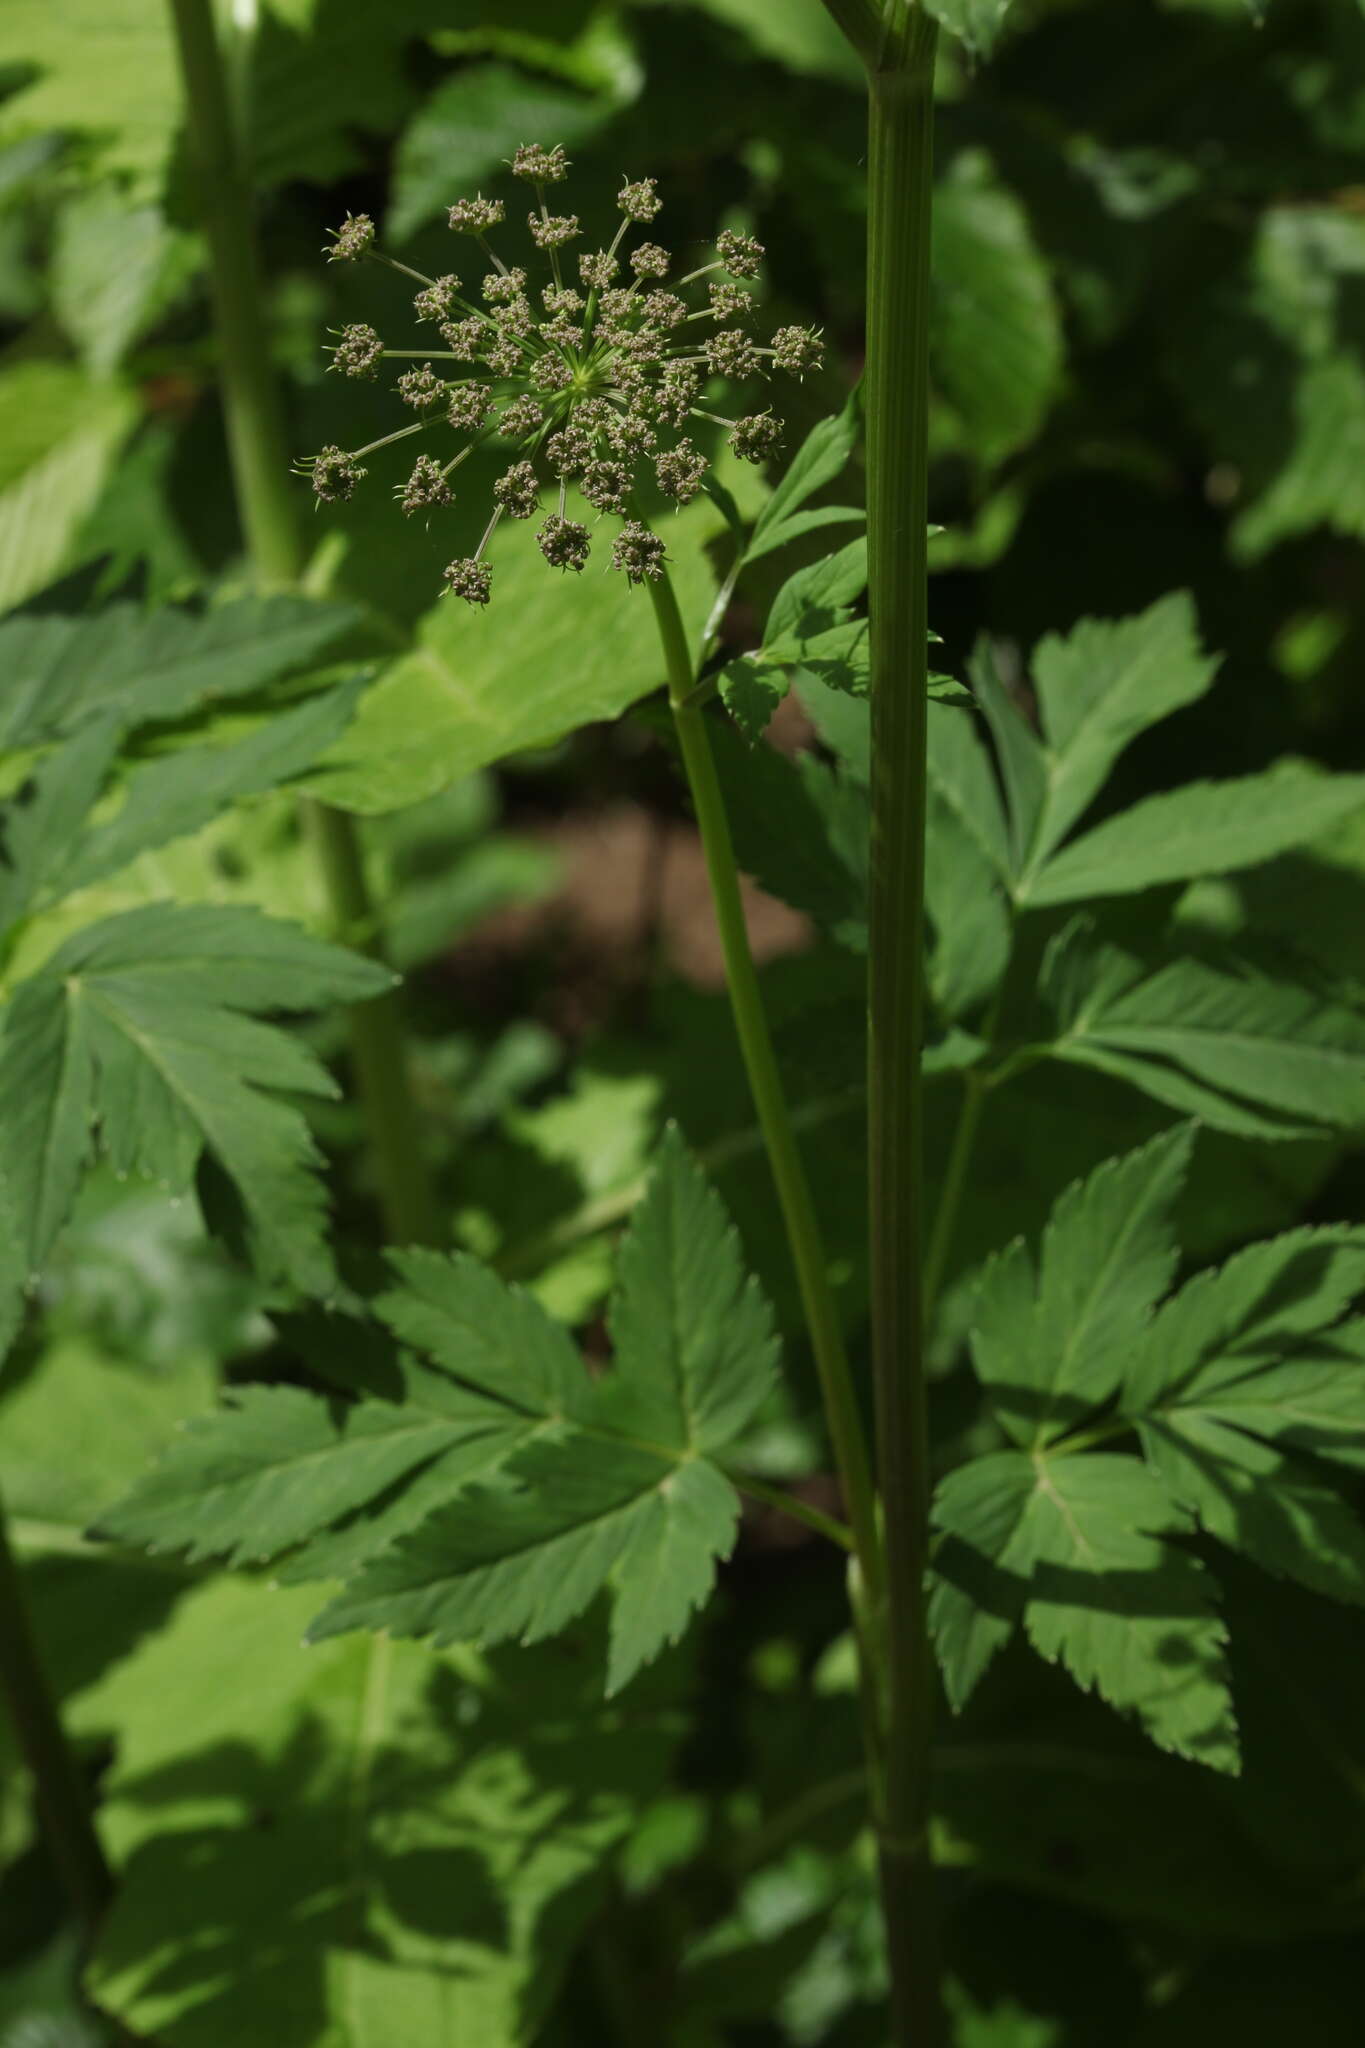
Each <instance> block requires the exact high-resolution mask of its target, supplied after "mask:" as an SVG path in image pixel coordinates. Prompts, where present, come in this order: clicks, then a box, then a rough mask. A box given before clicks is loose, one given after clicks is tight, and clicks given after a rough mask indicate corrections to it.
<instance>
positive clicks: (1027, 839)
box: [969, 642, 1047, 893]
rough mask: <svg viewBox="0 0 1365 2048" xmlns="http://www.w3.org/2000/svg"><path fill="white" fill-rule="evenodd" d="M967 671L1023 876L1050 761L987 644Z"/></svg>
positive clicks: (1016, 870)
mask: <svg viewBox="0 0 1365 2048" xmlns="http://www.w3.org/2000/svg"><path fill="white" fill-rule="evenodd" d="M969 673H970V675H971V679H972V689H973V691H974V693H975V696H976V701H977V703H978V704H979V705H980V706H981V709H982V711H983V712H984V713H985V715H986V723H987V725H988V726H989V727H990V731H991V738H992V739H993V740H994V742H995V754H996V759H997V761H998V762H999V764H1000V777H1001V780H1002V782H1003V783H1004V786H1005V808H1006V811H1007V813H1008V817H1009V852H1010V871H1011V874H1012V876H1013V877H1015V878H1016V893H1017V878H1018V877H1020V876H1021V875H1022V874H1023V872H1024V870H1025V868H1026V866H1027V863H1028V860H1029V856H1030V849H1031V848H1032V847H1033V845H1034V843H1035V842H1036V840H1037V837H1038V831H1039V827H1040V825H1041V822H1042V817H1043V812H1044V809H1045V806H1046V803H1047V758H1046V755H1045V754H1044V752H1043V749H1042V747H1041V746H1040V744H1039V742H1038V739H1037V737H1036V736H1035V734H1034V732H1033V730H1032V728H1031V726H1030V725H1029V724H1028V721H1027V720H1026V718H1025V716H1024V713H1023V710H1022V708H1021V706H1020V704H1019V701H1018V698H1017V697H1016V696H1015V695H1014V694H1013V693H1012V692H1011V691H1009V690H1007V689H1006V688H1005V685H1004V684H1003V683H1002V682H1001V680H1000V677H999V676H998V675H997V673H996V668H995V660H994V656H993V654H992V651H991V648H990V646H989V643H985V642H983V643H982V644H981V645H980V646H978V647H977V648H976V650H975V652H974V653H973V655H972V659H971V663H970V668H969Z"/></svg>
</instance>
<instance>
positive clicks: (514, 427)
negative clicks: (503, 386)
mask: <svg viewBox="0 0 1365 2048" xmlns="http://www.w3.org/2000/svg"><path fill="white" fill-rule="evenodd" d="M544 417H545V414H544V413H543V412H542V410H541V408H540V407H539V406H538V405H537V404H536V402H535V400H534V398H532V397H531V395H530V393H529V392H527V391H523V392H521V393H520V395H519V396H518V397H516V398H514V399H513V400H512V401H511V403H510V404H509V405H505V406H504V407H503V409H502V413H501V415H500V417H499V420H498V432H499V433H500V434H502V435H504V436H505V437H506V438H507V439H508V440H509V441H511V440H516V441H520V440H523V439H524V438H525V436H526V435H527V434H534V432H535V430H536V428H537V427H538V426H539V425H540V423H541V421H542V420H543V419H544Z"/></svg>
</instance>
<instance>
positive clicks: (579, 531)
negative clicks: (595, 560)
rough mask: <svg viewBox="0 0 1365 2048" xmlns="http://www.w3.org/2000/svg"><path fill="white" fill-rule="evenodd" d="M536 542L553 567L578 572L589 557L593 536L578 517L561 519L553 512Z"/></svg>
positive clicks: (537, 536)
mask: <svg viewBox="0 0 1365 2048" xmlns="http://www.w3.org/2000/svg"><path fill="white" fill-rule="evenodd" d="M536 543H537V545H538V547H539V548H540V552H541V553H542V555H544V557H545V559H546V561H547V562H548V563H549V564H550V567H551V568H552V569H572V570H573V571H574V572H575V574H577V573H578V572H579V571H580V570H581V569H582V567H583V565H584V563H585V562H586V561H587V559H588V555H589V553H590V551H591V548H592V537H591V535H590V534H589V532H588V529H587V527H586V526H581V525H580V524H579V522H578V521H577V520H576V519H561V518H560V516H559V514H558V513H557V512H552V513H551V514H550V517H549V518H548V519H547V520H546V522H545V524H544V525H543V526H542V527H541V529H540V532H539V533H538V534H537V535H536Z"/></svg>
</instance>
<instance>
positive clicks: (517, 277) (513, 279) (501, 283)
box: [482, 268, 526, 306]
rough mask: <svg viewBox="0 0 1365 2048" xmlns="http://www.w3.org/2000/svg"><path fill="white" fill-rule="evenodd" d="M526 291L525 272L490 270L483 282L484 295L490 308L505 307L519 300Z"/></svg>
mask: <svg viewBox="0 0 1365 2048" xmlns="http://www.w3.org/2000/svg"><path fill="white" fill-rule="evenodd" d="M525 289H526V272H525V271H524V270H518V269H515V268H514V269H512V270H490V271H489V273H488V275H487V277H486V278H485V279H484V281H483V286H482V290H483V295H484V297H485V299H486V300H487V301H488V303H489V305H490V306H505V305H507V304H508V303H509V302H510V301H511V300H512V299H519V298H520V297H521V295H522V293H523V292H524V291H525Z"/></svg>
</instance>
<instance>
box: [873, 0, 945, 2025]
mask: <svg viewBox="0 0 1365 2048" xmlns="http://www.w3.org/2000/svg"><path fill="white" fill-rule="evenodd" d="M936 38H937V28H936V24H935V23H934V22H933V20H932V19H931V18H930V17H929V16H928V15H927V14H926V12H925V11H924V9H923V7H922V6H921V5H920V4H919V0H887V6H886V10H885V22H884V34H883V40H882V43H881V47H880V50H879V52H878V54H877V57H876V58H875V60H874V61H873V63H872V64H871V66H870V68H869V92H870V104H869V149H868V198H869V221H868V315H867V320H868V333H867V373H866V386H865V389H866V402H867V468H868V570H869V573H868V603H869V616H870V622H871V641H872V873H871V903H872V909H871V944H870V955H869V986H868V1024H869V1047H868V1091H869V1101H868V1108H869V1153H870V1174H871V1185H870V1216H871V1233H872V1242H871V1257H872V1369H873V1380H874V1384H875V1387H876V1396H877V1450H878V1464H879V1476H880V1483H881V1497H882V1506H883V1515H884V1526H885V1532H886V1561H887V1562H886V1571H887V1583H886V1638H885V1642H886V1675H887V1689H888V1726H887V1739H886V1796H885V1809H884V1812H883V1814H882V1831H881V1869H882V1891H883V1898H884V1902H885V1908H886V1921H887V1936H888V1945H889V1954H890V1962H891V1978H892V2032H891V2038H892V2041H893V2043H894V2044H895V2048H931V2044H934V2043H936V2042H938V2041H939V2040H941V2038H942V2033H943V2016H942V2005H941V1999H940V1991H939V1966H938V1948H937V1938H936V1928H935V1910H934V1887H933V1872H932V1865H931V1862H930V1851H929V1813H930V1742H931V1737H932V1728H933V1710H934V1698H935V1691H936V1686H937V1678H936V1673H935V1668H934V1661H933V1653H932V1649H931V1646H930V1642H929V1637H928V1630H927V1626H926V1616H925V1598H924V1570H925V1563H926V1558H927V1544H928V1507H929V1440H928V1420H927V1405H928V1404H927V1399H926V1374H925V1327H924V1295H923V1271H922V1268H923V1257H924V1238H925V1231H924V1217H923V1204H924V1170H923V1114H922V1106H923V1079H922V1069H921V1056H922V1047H923V1040H924V996H923V990H924V980H923V976H924V967H923V954H924V844H925V839H924V820H925V743H926V737H927V707H928V680H927V667H928V664H927V658H926V657H927V646H928V625H929V621H928V584H927V538H928V534H927V519H928V508H927V469H928V329H929V235H930V221H931V208H932V177H933V81H934V51H935V44H936Z"/></svg>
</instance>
